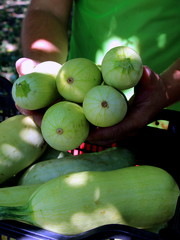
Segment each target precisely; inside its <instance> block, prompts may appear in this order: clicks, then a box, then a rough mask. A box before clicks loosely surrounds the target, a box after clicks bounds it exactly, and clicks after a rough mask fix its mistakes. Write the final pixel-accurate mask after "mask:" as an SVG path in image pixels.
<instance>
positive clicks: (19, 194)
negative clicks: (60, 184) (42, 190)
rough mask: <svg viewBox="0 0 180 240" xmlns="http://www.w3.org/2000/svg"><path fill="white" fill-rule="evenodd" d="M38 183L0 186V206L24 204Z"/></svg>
mask: <svg viewBox="0 0 180 240" xmlns="http://www.w3.org/2000/svg"><path fill="white" fill-rule="evenodd" d="M39 186H40V184H34V185H30V186H11V187H1V188H0V206H10V205H11V206H20V205H24V204H25V203H26V202H27V201H28V199H29V198H30V196H31V195H32V194H33V193H34V192H35V190H36V189H37V188H38V187H39Z"/></svg>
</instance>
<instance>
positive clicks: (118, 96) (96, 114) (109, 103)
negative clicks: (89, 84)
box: [83, 85, 127, 127]
mask: <svg viewBox="0 0 180 240" xmlns="http://www.w3.org/2000/svg"><path fill="white" fill-rule="evenodd" d="M83 110H84V114H85V116H86V118H87V120H88V121H89V122H90V123H92V124H93V125H95V126H98V127H110V126H113V125H115V124H117V123H119V122H120V121H122V119H123V118H124V117H125V115H126V112H127V101H126V99H125V97H124V95H123V94H122V93H120V92H119V91H118V90H116V89H115V88H113V87H111V86H107V85H100V86H96V87H94V88H92V89H91V90H89V92H88V93H87V94H86V96H85V98H84V101H83Z"/></svg>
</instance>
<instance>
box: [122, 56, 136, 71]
mask: <svg viewBox="0 0 180 240" xmlns="http://www.w3.org/2000/svg"><path fill="white" fill-rule="evenodd" d="M119 66H120V67H122V68H124V69H128V70H130V69H133V65H132V63H131V59H130V58H124V59H121V60H120V61H119Z"/></svg>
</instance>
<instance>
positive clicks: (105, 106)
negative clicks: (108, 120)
mask: <svg viewBox="0 0 180 240" xmlns="http://www.w3.org/2000/svg"><path fill="white" fill-rule="evenodd" d="M101 106H102V107H103V108H109V104H108V102H107V101H102V102H101Z"/></svg>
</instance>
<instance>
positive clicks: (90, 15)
mask: <svg viewBox="0 0 180 240" xmlns="http://www.w3.org/2000/svg"><path fill="white" fill-rule="evenodd" d="M179 10H180V1H179V0H171V1H170V0H158V1H157V0H156V1H155V0H146V1H144V0H136V1H134V0H108V1H105V0H96V1H92V0H77V1H76V4H75V9H74V12H73V22H72V36H71V40H70V52H69V59H70V58H75V57H86V58H89V59H91V60H93V61H94V62H96V63H97V64H101V60H102V58H103V56H104V54H105V53H106V52H107V50H108V49H110V48H112V47H115V46H118V45H127V46H130V47H132V48H134V49H135V50H136V51H138V52H139V54H140V55H141V57H142V60H143V64H144V65H148V66H149V67H151V68H152V69H153V70H154V71H156V72H157V73H160V72H162V71H163V70H164V69H165V68H166V67H168V66H169V65H170V64H171V63H173V61H175V60H176V59H177V58H178V57H179V50H180V48H179V39H180V31H179V23H180V14H179ZM179 110H180V104H179Z"/></svg>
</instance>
